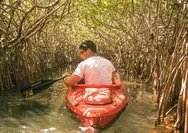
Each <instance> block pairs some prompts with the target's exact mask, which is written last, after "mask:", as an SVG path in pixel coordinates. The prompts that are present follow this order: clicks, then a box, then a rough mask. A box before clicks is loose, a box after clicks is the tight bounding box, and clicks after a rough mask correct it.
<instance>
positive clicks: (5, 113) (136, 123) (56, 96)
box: [0, 81, 173, 133]
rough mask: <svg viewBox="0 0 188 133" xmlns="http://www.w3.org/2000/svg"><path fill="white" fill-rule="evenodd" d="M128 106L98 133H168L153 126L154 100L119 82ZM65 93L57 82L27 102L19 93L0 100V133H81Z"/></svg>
mask: <svg viewBox="0 0 188 133" xmlns="http://www.w3.org/2000/svg"><path fill="white" fill-rule="evenodd" d="M123 83H124V84H125V85H126V86H127V90H128V94H129V101H128V102H129V104H128V105H127V106H126V108H125V110H124V111H123V112H122V114H121V115H120V116H119V117H118V119H117V120H116V121H115V122H114V123H113V124H112V125H111V126H110V127H108V128H107V129H105V130H103V131H100V132H102V133H172V132H173V131H171V130H170V129H167V128H165V126H159V127H157V128H156V127H155V126H154V121H155V119H156V111H157V107H156V103H155V96H154V95H153V93H152V92H151V90H150V88H149V87H147V86H144V85H142V84H132V83H128V82H123ZM65 94H66V89H65V88H64V87H63V83H62V82H61V81H58V82H56V83H54V84H53V85H52V86H51V87H50V88H49V89H48V90H46V91H43V92H41V93H40V94H37V95H35V96H33V97H31V98H29V99H23V98H22V96H21V94H20V93H19V92H17V93H15V92H14V93H8V94H4V95H1V96H0V100H1V102H0V133H84V132H86V127H84V125H83V124H81V123H80V121H79V120H77V119H76V118H75V117H74V114H73V113H72V112H71V111H70V110H69V109H68V108H67V106H66V103H65Z"/></svg>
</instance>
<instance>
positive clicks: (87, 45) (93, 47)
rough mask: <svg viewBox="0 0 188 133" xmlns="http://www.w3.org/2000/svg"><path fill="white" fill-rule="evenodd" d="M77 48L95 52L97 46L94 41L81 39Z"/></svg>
mask: <svg viewBox="0 0 188 133" xmlns="http://www.w3.org/2000/svg"><path fill="white" fill-rule="evenodd" d="M79 49H83V50H84V51H86V50H87V49H90V50H91V51H92V52H94V53H96V52H97V48H96V45H95V43H94V42H92V41H91V40H85V41H83V42H82V43H81V44H80V46H79Z"/></svg>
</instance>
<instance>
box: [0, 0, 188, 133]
mask: <svg viewBox="0 0 188 133" xmlns="http://www.w3.org/2000/svg"><path fill="white" fill-rule="evenodd" d="M187 26H188V3H187V0H173V1H172V0H142V1H141V0H140V1H139V0H75V1H71V0H64V1H60V0H56V1H55V0H45V1H41V0H27V1H26V0H1V1H0V88H1V91H2V92H3V91H5V90H12V89H15V88H20V87H21V86H24V85H25V84H27V83H29V82H33V81H35V80H39V79H42V78H44V77H46V74H48V75H49V74H51V75H52V74H53V73H57V72H58V71H61V70H62V69H63V68H64V67H66V65H68V64H71V65H73V66H75V65H76V64H77V62H78V52H77V46H78V44H79V43H80V42H81V41H82V40H85V39H90V40H93V41H94V42H96V44H97V45H98V47H99V48H98V49H99V51H98V52H99V53H101V55H103V56H105V57H106V58H108V59H110V60H111V61H113V63H114V64H115V66H116V68H117V70H118V72H119V73H123V74H124V75H126V76H127V77H129V76H130V75H131V76H134V77H136V78H138V77H139V78H141V79H142V80H144V81H146V82H148V83H150V84H151V85H152V86H153V90H154V91H156V93H157V95H158V103H159V109H158V117H157V120H156V125H158V124H159V123H161V122H163V120H164V118H165V117H166V116H167V115H168V114H169V112H170V111H171V110H173V109H176V110H177V113H176V114H175V117H174V118H175V128H177V129H179V128H180V127H184V129H185V130H184V131H185V132H186V131H188V127H187V125H188V123H187V121H188V66H187V65H188V27H187ZM170 103H171V104H170ZM169 104H170V105H171V106H169ZM171 107H172V108H171Z"/></svg>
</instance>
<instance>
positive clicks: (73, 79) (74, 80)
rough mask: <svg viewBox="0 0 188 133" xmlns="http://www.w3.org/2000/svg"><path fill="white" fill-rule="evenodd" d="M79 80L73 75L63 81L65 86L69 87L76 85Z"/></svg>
mask: <svg viewBox="0 0 188 133" xmlns="http://www.w3.org/2000/svg"><path fill="white" fill-rule="evenodd" d="M80 79H81V77H79V76H77V75H74V74H73V75H71V76H68V77H66V78H65V79H64V83H65V85H66V86H68V87H71V86H73V85H74V84H76V83H77V82H78V81H79V80H80Z"/></svg>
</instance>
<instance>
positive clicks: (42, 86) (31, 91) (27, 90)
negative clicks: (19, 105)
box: [20, 76, 67, 98]
mask: <svg viewBox="0 0 188 133" xmlns="http://www.w3.org/2000/svg"><path fill="white" fill-rule="evenodd" d="M66 77H67V76H63V77H60V78H57V79H47V80H41V81H37V82H35V83H31V84H29V85H26V86H25V87H23V88H21V90H20V91H21V94H22V96H23V97H24V98H27V97H30V96H33V95H35V94H37V93H39V92H41V91H43V90H46V89H47V88H49V87H50V86H51V85H52V84H53V83H55V82H56V81H58V80H61V79H64V78H66Z"/></svg>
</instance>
